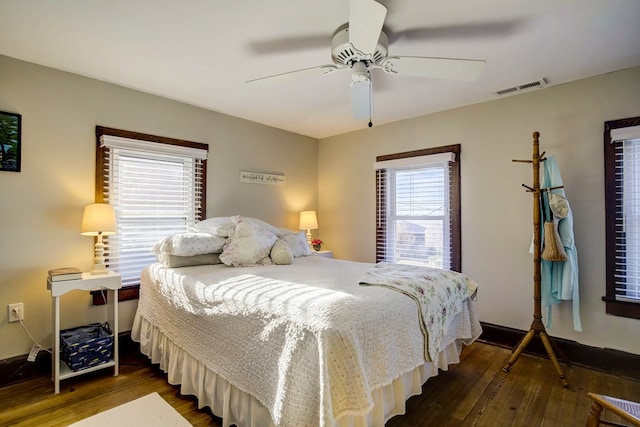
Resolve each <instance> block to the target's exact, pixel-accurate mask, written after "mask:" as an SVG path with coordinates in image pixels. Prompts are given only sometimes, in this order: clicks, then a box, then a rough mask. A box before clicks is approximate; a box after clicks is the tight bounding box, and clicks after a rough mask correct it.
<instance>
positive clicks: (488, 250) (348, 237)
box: [318, 68, 640, 354]
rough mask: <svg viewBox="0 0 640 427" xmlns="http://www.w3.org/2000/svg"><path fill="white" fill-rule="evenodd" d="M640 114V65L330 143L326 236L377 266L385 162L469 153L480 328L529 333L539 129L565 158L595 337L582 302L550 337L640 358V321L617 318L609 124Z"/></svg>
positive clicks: (467, 249)
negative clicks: (441, 151) (608, 291)
mask: <svg viewBox="0 0 640 427" xmlns="http://www.w3.org/2000/svg"><path fill="white" fill-rule="evenodd" d="M633 116H640V68H635V69H630V70H625V71H621V72H616V73H611V74H607V75H602V76H599V77H595V78H591V79H586V80H582V81H578V82H575V83H571V84H566V85H560V86H557V87H553V86H551V87H548V88H546V89H542V90H538V91H534V92H530V93H525V94H520V95H516V96H511V97H507V98H503V99H499V100H496V101H492V102H488V103H483V104H478V105H473V106H469V107H466V108H460V109H456V110H451V111H446V112H441V113H438V114H432V115H428V116H423V117H419V118H415V119H412V120H406V121H402V122H397V123H393V124H389V125H384V126H374V127H373V128H371V129H365V130H362V131H358V132H353V133H349V134H345V135H341V136H336V137H332V138H327V139H323V140H321V141H320V154H319V167H318V169H319V179H318V182H319V208H320V210H319V212H318V218H319V221H320V223H321V229H320V230H319V231H320V234H321V237H322V239H323V240H324V241H325V245H326V248H327V249H334V251H335V255H336V257H338V258H345V259H352V260H358V261H374V260H375V241H374V236H375V176H374V172H373V167H372V163H373V162H374V160H375V158H376V156H377V155H381V154H389V153H396V152H402V151H408V150H414V149H419V148H428V147H435V146H441V145H449V144H458V143H459V144H461V145H462V154H461V168H462V269H463V272H464V273H466V274H468V275H469V276H471V277H472V278H473V279H475V280H476V281H477V282H478V283H479V285H480V293H479V297H478V307H479V312H480V320H482V321H484V322H489V323H494V324H498V325H503V326H508V327H512V328H518V329H522V330H528V329H529V326H530V325H531V320H532V314H533V302H532V292H533V291H532V282H533V279H532V273H533V263H532V257H531V255H530V254H529V252H528V249H529V244H530V241H531V236H532V198H531V195H530V194H529V193H526V192H525V191H524V189H523V188H522V187H521V184H527V185H532V170H531V168H530V166H529V165H525V164H521V163H512V162H511V160H512V159H531V155H532V144H531V143H532V138H531V135H532V133H533V132H534V131H539V132H540V133H541V137H540V142H541V149H542V150H544V151H546V152H547V153H548V155H553V156H555V157H556V159H557V161H558V165H559V167H560V170H561V173H562V177H563V180H564V184H565V191H566V194H567V197H568V199H569V202H570V204H571V207H572V210H573V216H574V233H575V240H576V242H577V250H578V257H579V271H580V293H581V297H580V307H581V308H580V312H581V314H582V325H583V332H581V333H578V332H575V331H574V330H573V323H572V318H571V308H572V306H571V302H565V303H563V304H561V305H560V306H559V307H557V306H556V307H555V308H554V310H553V325H552V327H551V328H549V333H550V334H551V335H553V336H558V337H562V338H566V339H570V340H575V341H578V342H580V343H583V344H586V345H590V346H595V347H608V348H613V349H617V350H622V351H627V352H631V353H635V354H640V340H638V339H637V337H638V330H639V328H640V320H635V319H625V318H621V317H615V316H609V315H606V314H605V312H604V309H605V308H604V303H603V302H602V300H601V296H602V295H603V294H604V289H605V246H604V238H605V231H604V172H603V170H604V166H603V146H602V145H603V128H604V126H603V123H604V122H605V121H606V120H614V119H621V118H627V117H633Z"/></svg>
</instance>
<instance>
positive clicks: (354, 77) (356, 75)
mask: <svg viewBox="0 0 640 427" xmlns="http://www.w3.org/2000/svg"><path fill="white" fill-rule="evenodd" d="M370 81H371V74H370V73H369V69H368V68H367V64H366V63H365V62H364V61H358V62H356V63H354V64H353V66H352V67H351V85H352V86H353V85H354V84H357V83H361V82H370Z"/></svg>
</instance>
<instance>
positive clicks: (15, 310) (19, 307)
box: [9, 302, 24, 322]
mask: <svg viewBox="0 0 640 427" xmlns="http://www.w3.org/2000/svg"><path fill="white" fill-rule="evenodd" d="M20 320H24V305H23V304H22V303H21V302H18V303H15V304H9V322H18V321H20Z"/></svg>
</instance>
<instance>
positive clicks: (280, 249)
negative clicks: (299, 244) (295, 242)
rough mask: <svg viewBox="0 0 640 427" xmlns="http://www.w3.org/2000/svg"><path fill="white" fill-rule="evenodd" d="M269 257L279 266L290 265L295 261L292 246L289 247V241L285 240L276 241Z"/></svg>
mask: <svg viewBox="0 0 640 427" xmlns="http://www.w3.org/2000/svg"><path fill="white" fill-rule="evenodd" d="M269 256H270V257H271V260H272V261H273V263H274V264H278V265H289V264H291V262H292V261H293V252H292V251H291V246H289V244H288V243H287V241H286V240H283V239H278V240H276V242H275V243H274V244H273V247H272V248H271V253H270V254H269Z"/></svg>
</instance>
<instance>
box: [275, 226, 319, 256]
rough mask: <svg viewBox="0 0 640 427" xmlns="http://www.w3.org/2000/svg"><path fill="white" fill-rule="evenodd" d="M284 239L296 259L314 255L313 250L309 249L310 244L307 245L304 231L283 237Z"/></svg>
mask: <svg viewBox="0 0 640 427" xmlns="http://www.w3.org/2000/svg"><path fill="white" fill-rule="evenodd" d="M282 239H283V240H285V241H286V242H287V243H288V244H289V246H290V247H291V252H293V256H294V257H296V258H298V257H301V256H309V255H312V254H311V248H309V244H308V243H307V236H306V235H305V232H304V231H300V232H298V233H296V234H289V235H285V236H282Z"/></svg>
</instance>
